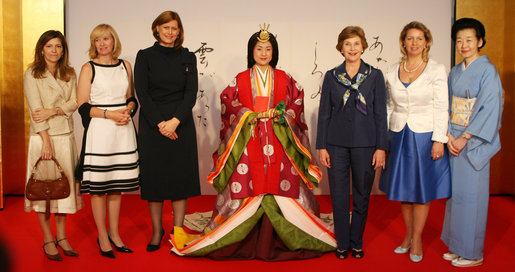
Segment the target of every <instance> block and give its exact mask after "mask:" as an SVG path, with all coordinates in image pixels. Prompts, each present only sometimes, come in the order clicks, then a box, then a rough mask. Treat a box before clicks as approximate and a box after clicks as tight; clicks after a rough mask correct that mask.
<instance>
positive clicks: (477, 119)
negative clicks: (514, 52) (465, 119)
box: [465, 65, 503, 148]
mask: <svg viewBox="0 0 515 272" xmlns="http://www.w3.org/2000/svg"><path fill="white" fill-rule="evenodd" d="M502 96H503V93H502V86H501V80H500V78H499V74H498V73H497V70H496V69H495V67H494V66H493V65H489V66H488V67H487V69H486V70H485V72H484V73H483V75H482V78H481V81H480V91H479V94H478V96H477V100H476V104H475V105H474V110H473V112H472V115H471V117H470V122H469V125H468V127H467V129H466V130H465V131H466V132H468V133H470V134H472V135H473V136H474V138H478V140H480V142H476V143H474V141H473V142H471V143H469V145H471V146H470V148H474V147H475V145H479V144H481V142H487V143H490V142H492V140H493V139H494V137H495V136H496V135H497V133H498V131H499V129H500V124H501V113H502V101H503V97H502Z"/></svg>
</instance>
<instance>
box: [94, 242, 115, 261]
mask: <svg viewBox="0 0 515 272" xmlns="http://www.w3.org/2000/svg"><path fill="white" fill-rule="evenodd" d="M97 244H98V248H99V249H100V254H101V255H102V256H104V257H107V258H113V259H114V258H116V255H114V251H113V250H112V249H111V250H108V251H103V250H102V247H101V246H100V241H99V240H98V238H97Z"/></svg>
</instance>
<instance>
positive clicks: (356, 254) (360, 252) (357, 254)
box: [351, 248, 365, 259]
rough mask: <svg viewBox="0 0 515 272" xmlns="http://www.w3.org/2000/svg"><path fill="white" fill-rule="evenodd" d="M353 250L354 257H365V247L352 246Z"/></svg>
mask: <svg viewBox="0 0 515 272" xmlns="http://www.w3.org/2000/svg"><path fill="white" fill-rule="evenodd" d="M351 251H352V257H354V258H355V259H363V257H365V252H364V251H363V249H361V250H360V249H355V248H351Z"/></svg>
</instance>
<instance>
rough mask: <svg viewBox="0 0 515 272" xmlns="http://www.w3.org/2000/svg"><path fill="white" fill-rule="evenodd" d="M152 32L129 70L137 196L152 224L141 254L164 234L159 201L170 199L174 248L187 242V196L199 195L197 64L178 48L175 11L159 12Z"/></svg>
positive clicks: (181, 32) (153, 247) (181, 33)
mask: <svg viewBox="0 0 515 272" xmlns="http://www.w3.org/2000/svg"><path fill="white" fill-rule="evenodd" d="M152 32H153V35H154V37H155V38H156V40H157V42H156V43H154V45H153V46H151V47H149V48H146V49H143V50H140V51H139V52H138V55H137V57H136V65H135V68H134V83H135V87H136V93H137V95H138V98H139V101H140V104H141V111H140V119H139V138H138V143H139V152H140V163H141V164H140V173H141V174H140V175H141V176H140V178H141V179H140V180H141V198H142V199H144V200H148V206H149V209H150V217H151V218H152V225H153V235H152V240H151V241H150V243H149V244H148V246H147V251H155V250H157V249H159V247H160V243H161V240H162V238H163V236H164V233H165V231H164V229H163V226H162V214H163V202H164V200H172V208H173V220H174V230H173V231H174V233H175V235H174V237H175V242H176V244H184V243H186V242H188V241H189V240H190V239H192V237H190V236H189V235H188V234H187V233H185V232H184V230H183V229H182V224H183V221H184V215H185V213H186V203H187V198H188V197H192V196H197V195H200V184H199V177H198V158H197V142H196V132H195V123H194V121H193V115H192V113H191V110H192V108H193V106H194V105H195V100H196V96H197V90H198V81H197V79H198V78H197V66H196V63H197V61H196V58H195V55H194V54H193V53H192V52H189V51H188V49H186V48H183V47H182V43H183V41H184V29H183V27H182V22H181V19H180V17H179V15H178V14H177V13H176V12H173V11H165V12H163V13H161V14H160V15H159V16H158V17H157V18H156V19H155V20H154V22H153V23H152Z"/></svg>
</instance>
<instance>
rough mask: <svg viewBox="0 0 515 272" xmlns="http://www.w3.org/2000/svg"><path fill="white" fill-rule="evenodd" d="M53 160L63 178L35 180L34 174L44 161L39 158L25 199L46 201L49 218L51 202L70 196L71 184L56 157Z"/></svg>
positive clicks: (28, 184) (46, 213)
mask: <svg viewBox="0 0 515 272" xmlns="http://www.w3.org/2000/svg"><path fill="white" fill-rule="evenodd" d="M52 160H53V161H54V162H55V164H56V165H57V168H58V169H59V172H61V177H60V178H58V179H35V178H34V172H36V169H37V167H38V164H39V163H40V162H41V161H42V159H41V158H39V160H38V161H37V162H36V164H35V165H34V168H33V169H32V174H31V175H30V178H29V182H27V186H26V188H25V197H27V199H28V200H32V201H35V200H46V209H45V211H46V212H45V215H46V217H47V218H48V217H49V216H50V200H55V199H63V198H67V197H68V196H69V195H70V183H69V182H68V178H67V177H66V175H65V174H64V171H63V169H62V168H61V165H59V162H57V160H56V159H55V158H54V157H52Z"/></svg>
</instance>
